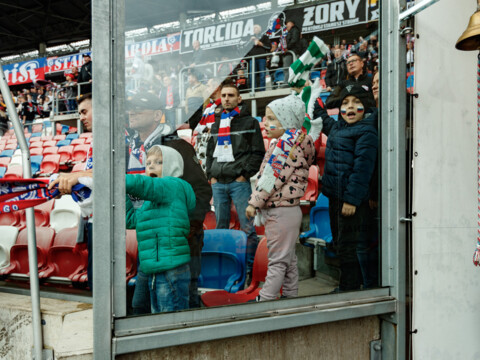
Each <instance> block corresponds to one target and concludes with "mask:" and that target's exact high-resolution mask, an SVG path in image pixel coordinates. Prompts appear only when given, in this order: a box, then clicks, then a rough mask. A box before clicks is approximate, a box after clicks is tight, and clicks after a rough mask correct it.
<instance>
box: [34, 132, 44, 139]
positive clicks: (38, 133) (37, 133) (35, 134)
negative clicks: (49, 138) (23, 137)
mask: <svg viewBox="0 0 480 360" xmlns="http://www.w3.org/2000/svg"><path fill="white" fill-rule="evenodd" d="M42 135H43V134H42V133H41V132H32V137H38V138H41V137H42Z"/></svg>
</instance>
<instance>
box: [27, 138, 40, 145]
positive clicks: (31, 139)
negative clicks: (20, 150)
mask: <svg viewBox="0 0 480 360" xmlns="http://www.w3.org/2000/svg"><path fill="white" fill-rule="evenodd" d="M39 141H42V137H41V136H35V137H33V136H32V137H30V138H29V139H28V142H29V143H30V144H31V143H34V142H39Z"/></svg>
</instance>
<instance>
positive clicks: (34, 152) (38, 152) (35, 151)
mask: <svg viewBox="0 0 480 360" xmlns="http://www.w3.org/2000/svg"><path fill="white" fill-rule="evenodd" d="M44 145H45V143H44ZM30 155H31V156H36V155H43V148H31V149H30Z"/></svg>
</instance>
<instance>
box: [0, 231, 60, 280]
mask: <svg viewBox="0 0 480 360" xmlns="http://www.w3.org/2000/svg"><path fill="white" fill-rule="evenodd" d="M35 235H36V240H37V261H38V269H39V270H43V268H44V267H45V266H46V265H47V254H48V250H49V249H50V247H51V246H52V243H53V239H54V237H55V230H54V229H52V228H48V227H36V228H35ZM28 272H29V266H28V240H27V229H23V230H21V231H20V233H19V234H18V237H17V242H16V243H15V245H13V246H12V248H11V250H10V265H9V266H7V267H5V268H3V269H0V275H7V274H12V273H20V274H25V275H28Z"/></svg>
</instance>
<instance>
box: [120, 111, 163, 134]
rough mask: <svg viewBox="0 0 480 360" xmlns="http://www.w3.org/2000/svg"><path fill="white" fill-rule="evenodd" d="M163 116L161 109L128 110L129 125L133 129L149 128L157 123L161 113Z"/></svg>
mask: <svg viewBox="0 0 480 360" xmlns="http://www.w3.org/2000/svg"><path fill="white" fill-rule="evenodd" d="M158 113H160V117H161V111H160V110H158V111H155V110H130V111H129V112H128V121H129V126H130V128H132V129H133V130H137V131H142V130H146V129H149V128H151V127H153V126H155V125H156V122H157V118H159V114H158Z"/></svg>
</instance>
